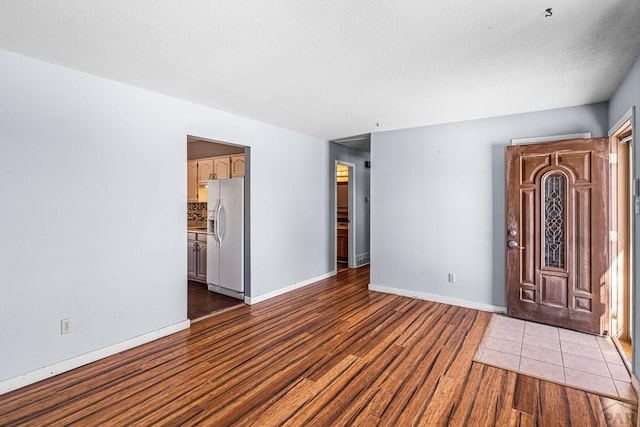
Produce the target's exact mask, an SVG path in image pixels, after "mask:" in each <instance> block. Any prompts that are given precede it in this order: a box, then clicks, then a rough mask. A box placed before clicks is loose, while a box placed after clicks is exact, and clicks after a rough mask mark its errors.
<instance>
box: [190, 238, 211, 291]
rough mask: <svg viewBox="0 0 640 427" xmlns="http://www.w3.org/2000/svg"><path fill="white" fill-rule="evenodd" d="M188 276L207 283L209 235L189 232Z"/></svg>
mask: <svg viewBox="0 0 640 427" xmlns="http://www.w3.org/2000/svg"><path fill="white" fill-rule="evenodd" d="M187 236H188V237H187V278H188V279H189V280H195V281H198V282H203V283H207V235H206V234H205V233H188V234H187Z"/></svg>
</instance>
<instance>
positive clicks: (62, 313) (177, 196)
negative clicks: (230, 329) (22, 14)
mask: <svg viewBox="0 0 640 427" xmlns="http://www.w3.org/2000/svg"><path fill="white" fill-rule="evenodd" d="M187 134H191V135H198V136H201V137H204V138H210V139H215V140H220V141H229V142H235V143H238V144H242V145H246V146H250V147H251V163H250V167H251V180H252V182H251V200H250V202H251V217H250V222H251V250H252V252H251V259H252V269H251V277H252V283H251V289H250V294H251V295H253V296H258V295H261V294H265V293H268V292H271V291H274V290H277V289H280V288H283V287H286V286H289V285H292V284H294V283H296V282H300V281H304V280H308V279H310V278H313V277H315V276H318V275H321V274H324V273H327V272H329V271H331V270H332V269H333V259H330V258H329V256H328V253H329V252H330V250H329V244H330V241H329V238H328V237H327V233H326V229H325V227H324V224H327V223H328V222H329V221H330V220H329V209H328V208H327V207H328V205H329V194H330V190H329V176H330V171H329V170H328V168H327V167H326V162H322V161H318V159H326V158H328V156H329V144H328V142H327V141H324V140H320V139H317V138H312V137H309V136H305V135H302V134H299V133H296V132H292V131H288V130H284V129H280V128H277V127H274V126H270V125H266V124H262V123H258V122H255V121H252V120H248V119H245V118H242V117H238V116H233V115H230V114H226V113H223V112H219V111H215V110H212V109H207V108H203V107H200V106H197V105H193V104H189V103H186V102H182V101H179V100H176V99H172V98H169V97H165V96H161V95H157V94H154V93H151V92H147V91H144V90H139V89H136V88H133V87H130V86H126V85H122V84H119V83H115V82H113V81H109V80H106V79H102V78H98V77H94V76H91V75H87V74H83V73H80V72H76V71H73V70H69V69H65V68H61V67H58V66H54V65H50V64H46V63H43V62H40V61H36V60H33V59H29V58H26V57H23V56H19V55H15V54H13V53H9V52H6V51H0V201H1V205H0V242H1V244H0V313H1V315H0V343H1V344H0V381H2V380H5V379H8V378H12V377H16V376H19V375H21V374H24V373H27V372H30V371H33V370H37V369H38V368H41V367H45V366H49V365H51V364H54V363H56V362H59V361H63V360H68V359H70V358H73V357H75V356H78V355H81V354H84V353H87V352H91V351H94V350H96V349H100V348H103V347H107V346H110V345H113V344H115V343H118V342H122V341H125V340H129V339H131V338H133V337H136V336H139V335H142V334H145V333H148V332H150V331H156V330H160V329H161V328H165V327H168V326H170V325H175V324H178V323H180V322H183V321H184V320H185V319H186V292H187V287H186V281H187V279H186V268H187V265H186V230H185V227H186V145H185V144H186V135H187ZM66 317H71V318H72V319H73V332H72V333H71V334H67V335H60V332H59V328H60V320H61V319H62V318H66Z"/></svg>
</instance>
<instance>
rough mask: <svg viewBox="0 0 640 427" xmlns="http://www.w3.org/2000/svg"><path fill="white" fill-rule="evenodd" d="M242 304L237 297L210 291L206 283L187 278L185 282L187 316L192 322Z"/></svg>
mask: <svg viewBox="0 0 640 427" xmlns="http://www.w3.org/2000/svg"><path fill="white" fill-rule="evenodd" d="M242 304H244V303H243V302H242V301H241V300H239V299H235V298H231V297H228V296H226V295H221V294H218V293H215V292H210V291H209V289H207V285H206V283H200V282H195V281H193V280H189V283H188V284H187V317H188V318H189V319H190V320H191V321H192V322H194V321H196V320H199V319H201V318H202V317H206V316H209V315H211V314H212V313H215V312H218V311H222V310H227V309H229V308H231V307H235V306H238V305H242Z"/></svg>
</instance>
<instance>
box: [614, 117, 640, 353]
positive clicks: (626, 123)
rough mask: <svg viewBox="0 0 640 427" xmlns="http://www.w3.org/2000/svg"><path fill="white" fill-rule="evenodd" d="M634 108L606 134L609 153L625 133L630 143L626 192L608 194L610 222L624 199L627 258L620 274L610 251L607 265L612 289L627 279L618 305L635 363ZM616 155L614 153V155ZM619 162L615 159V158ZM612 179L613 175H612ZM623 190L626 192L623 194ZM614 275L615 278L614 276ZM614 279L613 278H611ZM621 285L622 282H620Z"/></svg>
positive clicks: (626, 172)
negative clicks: (625, 318)
mask: <svg viewBox="0 0 640 427" xmlns="http://www.w3.org/2000/svg"><path fill="white" fill-rule="evenodd" d="M634 125H635V107H631V108H630V109H629V110H627V111H626V112H625V113H624V114H623V115H622V117H621V118H620V119H619V120H618V121H617V122H616V124H615V125H613V126H612V127H611V129H610V130H609V137H610V139H611V150H612V152H613V150H614V146H615V147H616V148H617V147H618V146H619V145H620V144H622V142H621V140H620V138H619V136H620V135H622V134H624V133H626V132H627V131H629V130H630V131H631V137H632V138H631V140H630V141H628V142H627V144H628V147H629V148H628V152H627V155H628V159H625V160H627V164H626V165H625V166H626V171H625V175H626V176H623V179H624V180H626V183H627V186H628V188H624V187H623V189H622V190H619V191H616V192H614V191H613V187H612V191H611V209H612V215H611V217H612V219H614V218H613V216H614V215H613V212H614V211H613V209H614V207H615V206H616V205H614V203H617V202H618V201H619V200H620V198H621V197H624V198H625V199H626V208H627V209H628V210H627V214H628V220H627V230H622V232H623V233H624V236H623V237H624V238H626V239H627V245H626V246H627V250H628V252H629V255H628V256H627V257H626V260H627V265H626V266H625V268H624V270H623V272H620V271H618V270H615V269H614V268H613V267H614V265H615V260H614V253H613V251H611V261H610V265H611V267H612V272H611V276H612V278H611V279H612V285H613V282H614V280H615V281H616V283H617V282H620V276H623V277H622V280H624V274H627V275H628V279H627V282H626V284H625V285H626V289H623V291H622V292H624V293H625V294H626V295H625V300H624V301H623V302H622V305H623V308H622V309H623V310H624V309H626V310H628V324H627V330H625V334H626V335H627V336H628V337H629V339H630V340H631V351H632V357H631V359H632V360H636V357H637V351H638V350H637V346H636V343H635V340H633V334H634V325H635V319H636V313H635V310H634V306H635V304H634V290H635V289H636V284H635V282H636V280H635V275H634V274H633V273H634V272H633V269H634V265H635V263H636V262H637V259H636V256H635V254H636V241H635V239H634V235H635V231H634V230H635V212H634V210H635V209H636V208H635V207H634V204H635V203H636V197H637V194H635V195H634V192H635V193H637V192H638V190H640V189H638V188H635V191H634V187H638V184H637V182H636V181H637V180H636V179H635V176H636V174H635V171H634V160H633V159H634V151H635V149H634V145H633V144H634V141H635V140H636V136H635V132H636V130H635V128H634ZM616 154H617V152H616ZM618 158H619V157H618ZM618 167H619V162H618V164H617V165H616V164H612V165H611V168H612V173H613V171H614V170H617V168H618ZM612 178H613V175H612ZM611 181H612V186H613V185H614V181H613V179H612V180H611ZM625 190H626V191H625ZM611 231H612V232H615V233H616V234H617V235H618V238H620V234H621V233H620V228H619V227H617V224H616V226H615V227H614V226H613V224H612V227H611ZM611 245H612V246H614V245H616V248H617V243H615V242H611ZM614 273H617V274H614ZM614 276H615V277H614ZM623 283H624V282H623ZM616 294H617V293H614V292H613V288H612V290H611V301H610V306H611V310H616V311H619V304H620V303H619V301H616V300H615V297H616ZM613 326H614V319H613V317H612V318H611V331H612V338H614V340H615V341H617V336H616V335H617V331H614V328H613Z"/></svg>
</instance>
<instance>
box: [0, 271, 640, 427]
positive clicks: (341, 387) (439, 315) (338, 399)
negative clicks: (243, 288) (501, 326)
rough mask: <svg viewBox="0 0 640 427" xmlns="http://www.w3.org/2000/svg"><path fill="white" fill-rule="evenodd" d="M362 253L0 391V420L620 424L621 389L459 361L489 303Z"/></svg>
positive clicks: (472, 346)
mask: <svg viewBox="0 0 640 427" xmlns="http://www.w3.org/2000/svg"><path fill="white" fill-rule="evenodd" d="M368 282H369V269H368V267H364V268H360V269H358V270H343V271H341V272H340V273H339V274H338V276H337V277H335V278H330V279H326V280H323V281H321V282H318V283H316V284H313V285H310V286H307V287H305V288H302V289H299V290H296V291H293V292H291V293H288V294H286V295H282V296H280V297H277V298H273V299H270V300H268V301H265V302H262V303H259V304H256V305H254V306H242V307H239V308H235V309H232V310H229V311H226V312H224V313H221V314H219V315H216V316H214V317H210V318H207V319H204V320H202V321H200V322H198V323H196V324H194V325H192V327H191V328H190V329H189V330H188V331H183V332H179V333H176V334H174V335H171V336H169V337H165V338H162V339H160V340H157V341H154V342H152V343H149V344H146V345H143V346H140V347H137V348H135V349H132V350H129V351H126V352H123V353H120V354H117V355H115V356H112V357H110V358H107V359H104V360H102V361H99V362H95V363H93V364H90V365H87V366H85V367H82V368H79V369H76V370H74V371H71V372H68V373H66V374H62V375H59V376H57V377H55V378H51V379H48V380H45V381H42V382H40V383H38V384H34V385H31V386H28V387H25V388H23V389H21V390H18V391H15V392H12V393H9V394H6V395H3V396H0V425H2V426H13V425H47V426H49V425H67V424H77V425H89V426H96V425H136V426H144V425H172V426H173V425H197V424H204V425H242V426H269V425H292V426H299V425H304V426H307V425H317V426H329V425H332V426H333V425H367V426H369V425H390V426H404V425H413V424H418V425H429V426H430V425H460V426H467V425H500V426H502V425H514V426H516V425H532V426H533V425H559V426H560V425H578V426H589V425H626V422H627V421H629V422H631V421H635V418H636V409H635V408H634V407H633V406H632V405H629V404H627V403H623V402H619V401H616V400H614V399H609V398H604V397H600V396H597V395H594V394H590V393H585V392H582V391H578V390H574V389H571V388H567V387H563V386H559V385H556V384H552V383H549V382H545V381H540V380H536V379H533V378H530V377H527V376H523V375H519V374H515V373H511V372H508V371H504V370H501V369H497V368H492V367H488V366H486V365H482V364H478V363H475V362H472V361H471V359H472V358H473V355H474V352H475V351H476V348H477V346H478V344H479V342H480V340H481V338H482V335H483V333H484V330H485V328H486V326H487V324H488V321H489V318H490V314H489V313H485V312H479V311H476V310H471V309H465V308H460V307H454V306H447V305H443V304H437V303H432V302H428V301H421V300H413V299H409V298H404V297H399V296H394V295H386V294H381V293H376V292H370V291H368V290H367V284H368Z"/></svg>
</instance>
